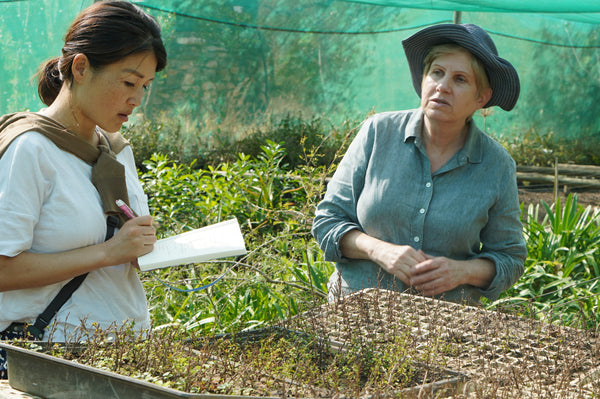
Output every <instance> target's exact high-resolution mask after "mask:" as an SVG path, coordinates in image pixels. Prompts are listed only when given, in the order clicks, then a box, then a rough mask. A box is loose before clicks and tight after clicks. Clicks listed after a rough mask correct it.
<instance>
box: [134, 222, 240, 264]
mask: <svg viewBox="0 0 600 399" xmlns="http://www.w3.org/2000/svg"><path fill="white" fill-rule="evenodd" d="M245 254H246V245H245V244H244V237H243V236H242V231H241V230H240V225H239V224H238V221H237V219H231V220H227V221H225V222H220V223H216V224H212V225H210V226H205V227H201V228H199V229H196V230H192V231H187V232H185V233H181V234H178V235H175V236H171V237H167V238H163V239H162V240H158V241H157V242H156V243H155V244H154V250H153V251H152V252H150V253H149V254H146V255H144V256H141V257H139V258H138V264H139V265H140V270H143V271H146V270H152V269H160V268H163V267H169V266H179V265H186V264H189V263H199V262H204V261H207V260H212V259H218V258H225V257H228V256H238V255H245Z"/></svg>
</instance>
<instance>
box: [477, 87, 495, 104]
mask: <svg viewBox="0 0 600 399" xmlns="http://www.w3.org/2000/svg"><path fill="white" fill-rule="evenodd" d="M490 98H492V89H491V88H490V87H488V88H487V89H485V90H484V91H483V92H482V93H481V95H480V96H479V101H480V103H481V106H482V107H483V106H484V105H485V104H487V103H488V101H490Z"/></svg>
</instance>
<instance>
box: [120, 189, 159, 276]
mask: <svg viewBox="0 0 600 399" xmlns="http://www.w3.org/2000/svg"><path fill="white" fill-rule="evenodd" d="M116 204H117V206H118V207H119V209H121V211H123V213H124V214H125V215H127V217H128V218H129V219H131V220H129V221H127V222H126V223H125V224H123V226H121V228H120V229H119V230H118V231H117V233H116V234H115V236H114V237H113V238H112V239H110V240H109V241H112V242H111V246H112V247H113V248H112V249H111V255H112V256H115V257H118V258H119V260H120V261H119V262H118V264H120V263H127V262H131V263H132V264H133V265H134V266H136V267H137V258H138V257H140V256H142V255H145V254H147V253H149V252H151V251H152V249H153V248H154V243H155V242H156V234H155V228H154V226H153V221H152V216H150V215H144V216H136V214H135V212H133V211H132V210H131V208H130V207H129V206H128V205H127V204H126V203H125V202H124V201H122V200H117V201H116Z"/></svg>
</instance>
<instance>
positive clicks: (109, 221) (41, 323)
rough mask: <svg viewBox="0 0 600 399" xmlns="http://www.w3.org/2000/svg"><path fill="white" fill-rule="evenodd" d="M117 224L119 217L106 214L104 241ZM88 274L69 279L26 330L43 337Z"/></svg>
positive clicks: (111, 234)
mask: <svg viewBox="0 0 600 399" xmlns="http://www.w3.org/2000/svg"><path fill="white" fill-rule="evenodd" d="M118 226H119V218H118V217H117V216H115V215H108V217H107V218H106V238H105V239H104V241H107V240H108V239H109V238H111V237H112V236H113V235H114V234H115V228H117V227H118ZM87 275H88V274H87V273H85V274H81V275H79V276H77V277H74V278H73V279H72V280H71V281H69V282H68V283H67V284H65V285H64V286H63V287H62V288H61V289H60V291H59V292H58V294H56V296H55V297H54V299H53V300H52V302H50V304H49V305H48V306H47V307H46V309H45V310H44V311H43V312H42V313H40V315H39V316H38V317H37V319H35V322H34V323H33V325H30V326H28V327H27V332H28V333H29V334H31V335H33V336H34V338H36V339H39V340H42V339H43V338H44V331H45V330H46V327H48V325H49V324H50V320H52V318H53V317H54V315H56V313H57V312H58V311H59V310H60V308H61V307H62V306H63V305H64V304H65V302H67V301H68V300H69V298H71V295H73V293H74V292H75V290H76V289H77V288H79V286H80V285H81V283H83V280H85V278H86V276H87Z"/></svg>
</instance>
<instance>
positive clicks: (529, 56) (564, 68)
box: [0, 0, 600, 137]
mask: <svg viewBox="0 0 600 399" xmlns="http://www.w3.org/2000/svg"><path fill="white" fill-rule="evenodd" d="M91 3H92V2H91V1H89V0H88V1H82V0H78V1H75V0H31V1H4V2H0V10H1V11H2V12H0V46H1V47H2V57H1V59H0V92H1V98H2V101H1V102H0V107H1V110H0V111H1V112H2V113H7V112H14V111H21V110H24V109H32V110H37V109H39V108H40V107H41V106H42V105H41V103H40V101H39V100H38V99H37V95H36V85H35V82H34V81H31V77H32V76H33V75H34V74H35V72H36V70H37V67H38V66H39V65H40V64H41V62H42V61H44V60H45V59H47V58H49V57H53V56H57V55H59V54H60V49H61V46H62V39H63V35H64V33H65V31H66V29H67V27H68V24H69V23H70V22H71V20H72V19H73V18H74V17H75V15H76V14H77V12H79V11H80V10H81V9H83V8H85V7H87V6H88V5H89V4H91ZM135 3H136V4H138V5H139V6H141V7H142V8H144V9H145V10H146V11H147V12H149V13H150V14H152V15H154V16H155V17H156V18H157V19H158V20H159V22H160V23H161V26H162V27H163V35H164V40H165V44H166V46H167V51H168V54H169V65H168V66H167V69H166V70H165V71H164V72H161V73H159V74H158V76H157V79H156V81H155V83H154V84H153V85H152V89H151V93H150V96H149V97H148V98H147V99H146V101H145V103H144V104H143V105H142V106H141V107H140V110H139V112H140V113H141V114H143V116H144V117H145V118H149V119H162V120H164V119H168V120H171V121H176V122H177V123H179V124H180V125H181V127H182V128H183V129H186V130H188V131H191V132H197V134H200V135H211V134H219V132H220V131H222V130H223V129H225V127H226V128H227V129H230V130H234V131H235V132H237V134H242V133H243V130H244V128H245V127H248V126H252V125H253V124H256V123H260V122H261V121H264V120H266V119H268V118H271V117H278V116H284V115H286V114H293V115H302V116H304V117H305V118H312V117H313V116H324V117H326V118H328V119H330V120H331V121H332V122H333V123H338V122H340V121H341V120H343V119H344V118H348V117H349V118H353V119H361V118H363V117H365V116H366V115H367V114H368V113H369V112H373V111H375V112H382V111H389V110H398V109H407V108H415V107H418V105H419V99H418V96H417V94H416V93H415V91H414V89H413V87H412V84H411V79H410V74H409V71H408V66H407V63H406V59H405V56H404V52H403V50H402V46H401V41H402V40H403V39H405V38H406V37H408V36H410V35H412V34H413V33H415V32H416V31H418V30H419V29H422V28H423V27H426V26H429V25H432V24H437V23H452V22H453V21H455V20H456V18H457V17H459V18H460V22H462V23H474V24H477V25H480V26H481V27H483V28H484V29H486V30H487V31H488V32H489V33H490V35H491V36H492V38H493V40H494V41H495V43H496V46H497V47H498V51H499V53H500V56H502V57H504V58H506V59H508V60H509V61H510V62H511V63H512V64H513V65H514V66H515V67H516V69H517V71H518V72H519V75H520V78H521V86H522V90H521V97H520V99H519V102H518V103H517V106H516V107H515V109H514V110H513V111H511V112H505V111H503V110H501V109H500V108H497V107H494V108H492V109H491V110H490V111H489V112H487V113H486V115H485V116H477V117H476V121H477V124H478V125H479V126H480V127H481V128H484V129H485V130H486V131H487V132H489V133H491V134H493V135H496V136H499V135H505V136H513V135H518V134H520V133H522V132H523V131H525V130H528V129H535V130H536V131H537V132H539V133H540V134H546V133H548V132H552V133H553V134H555V135H556V136H560V137H580V136H582V135H586V134H595V133H598V132H599V131H600V118H599V117H598V114H599V111H600V107H599V106H598V103H599V102H600V94H599V93H600V90H599V89H600V52H599V49H600V37H599V36H600V28H599V26H600V25H599V24H600V2H598V1H596V0H594V1H592V0H587V1H577V2H574V1H558V0H554V1H548V0H546V1H543V2H542V1H539V0H538V1H532V0H521V1H492V0H490V1H435V0H427V1H425V0H422V1H415V0H411V1H395V0H373V1H333V0H329V1H327V0H321V1H317V0H230V1H228V0H218V1H217V0H213V1H196V0H187V1H186V0H183V1H182V0H178V1H172V0H144V1H135Z"/></svg>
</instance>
